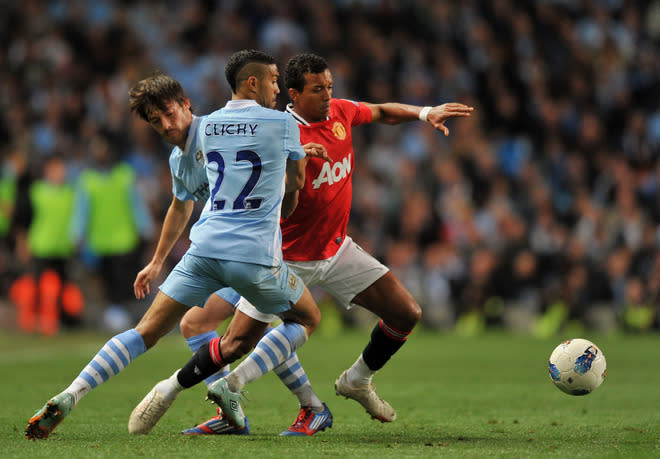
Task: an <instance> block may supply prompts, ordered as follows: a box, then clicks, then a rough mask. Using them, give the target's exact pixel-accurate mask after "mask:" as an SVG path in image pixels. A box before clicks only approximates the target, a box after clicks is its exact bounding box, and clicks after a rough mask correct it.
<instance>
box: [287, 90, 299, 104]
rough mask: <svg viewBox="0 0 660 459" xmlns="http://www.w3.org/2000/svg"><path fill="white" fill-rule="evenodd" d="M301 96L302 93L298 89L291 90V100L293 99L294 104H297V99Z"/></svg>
mask: <svg viewBox="0 0 660 459" xmlns="http://www.w3.org/2000/svg"><path fill="white" fill-rule="evenodd" d="M299 94H300V93H299V92H298V90H297V89H293V88H289V99H291V102H293V103H294V104H295V103H296V99H297V98H298V95H299Z"/></svg>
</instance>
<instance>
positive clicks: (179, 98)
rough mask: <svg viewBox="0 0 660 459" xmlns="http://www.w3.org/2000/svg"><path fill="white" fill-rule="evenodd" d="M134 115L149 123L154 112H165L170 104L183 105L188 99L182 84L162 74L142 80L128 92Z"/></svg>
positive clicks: (158, 73)
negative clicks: (150, 115)
mask: <svg viewBox="0 0 660 459" xmlns="http://www.w3.org/2000/svg"><path fill="white" fill-rule="evenodd" d="M128 99H129V105H130V108H131V112H132V113H136V114H137V115H138V116H139V117H140V118H142V119H143V120H145V121H149V114H150V113H151V112H153V111H154V110H156V109H157V110H165V109H166V108H167V104H168V103H170V102H177V103H179V104H183V103H184V102H185V100H186V99H187V96H186V92H185V91H184V90H183V87H182V86H181V83H179V82H178V81H177V80H175V79H174V78H172V77H170V76H167V75H164V74H162V73H160V72H157V73H155V74H153V75H152V76H150V77H148V78H145V79H144V80H140V81H138V82H137V83H135V85H134V86H133V87H132V88H131V89H130V91H129V92H128Z"/></svg>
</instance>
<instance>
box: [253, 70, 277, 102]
mask: <svg viewBox="0 0 660 459" xmlns="http://www.w3.org/2000/svg"><path fill="white" fill-rule="evenodd" d="M279 77H280V72H278V70H277V65H275V64H271V65H269V66H268V72H267V73H266V76H265V77H264V78H263V79H262V80H259V89H258V90H257V103H258V104H259V105H261V106H262V107H266V108H275V107H276V106H277V95H278V94H279V93H280V87H279V85H278V84H277V80H278V78H279Z"/></svg>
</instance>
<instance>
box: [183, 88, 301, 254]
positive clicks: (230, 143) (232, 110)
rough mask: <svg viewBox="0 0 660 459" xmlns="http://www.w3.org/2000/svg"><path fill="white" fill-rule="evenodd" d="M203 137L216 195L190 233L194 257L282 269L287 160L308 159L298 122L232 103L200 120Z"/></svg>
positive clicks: (242, 102)
mask: <svg viewBox="0 0 660 459" xmlns="http://www.w3.org/2000/svg"><path fill="white" fill-rule="evenodd" d="M197 136H198V142H199V144H200V145H201V148H202V152H203V153H204V159H205V161H206V172H207V176H208V181H209V186H210V190H211V196H210V197H209V199H208V201H207V203H206V205H205V206H204V210H203V211H202V214H201V215H200V218H199V220H198V221H197V223H195V225H194V226H193V227H192V229H191V231H190V242H191V244H190V249H189V253H191V254H193V255H197V256H200V257H209V258H218V259H221V260H232V261H241V262H247V263H255V264H261V265H265V266H279V265H280V264H281V263H282V235H281V232H280V211H281V204H282V197H283V195H284V177H285V173H286V160H287V159H292V160H296V161H297V160H301V159H302V158H304V157H305V152H304V151H303V148H302V145H301V144H300V131H299V129H298V125H297V123H296V121H295V120H294V119H293V117H292V116H291V115H289V114H288V113H283V112H280V111H276V110H270V109H267V108H264V107H261V106H260V105H258V104H257V103H256V102H255V101H253V100H232V101H229V102H228V103H227V105H226V106H225V107H223V108H221V109H220V110H217V111H215V112H213V113H211V114H209V115H207V116H206V118H205V119H204V120H201V121H200V123H199V125H198V126H197Z"/></svg>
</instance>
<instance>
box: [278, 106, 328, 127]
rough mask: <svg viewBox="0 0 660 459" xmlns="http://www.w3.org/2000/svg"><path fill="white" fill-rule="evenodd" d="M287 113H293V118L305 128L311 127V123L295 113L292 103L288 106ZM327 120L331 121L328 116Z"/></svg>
mask: <svg viewBox="0 0 660 459" xmlns="http://www.w3.org/2000/svg"><path fill="white" fill-rule="evenodd" d="M286 112H287V113H291V116H293V119H295V120H296V121H297V122H298V124H302V125H303V126H309V123H308V122H307V121H306V120H305V119H304V118H303V117H302V116H300V115H299V114H297V113H296V112H295V110H294V109H293V104H291V103H290V104H287V106H286ZM325 119H326V120H329V119H330V117H329V116H327V117H326V118H325Z"/></svg>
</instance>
